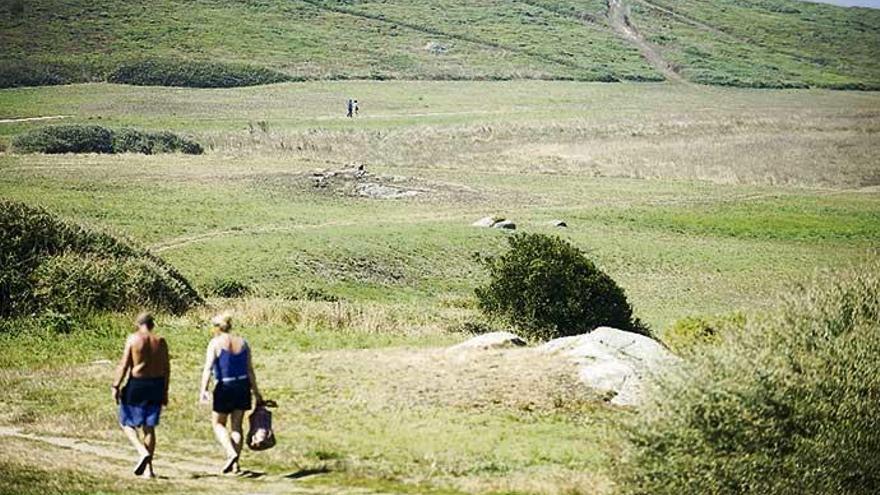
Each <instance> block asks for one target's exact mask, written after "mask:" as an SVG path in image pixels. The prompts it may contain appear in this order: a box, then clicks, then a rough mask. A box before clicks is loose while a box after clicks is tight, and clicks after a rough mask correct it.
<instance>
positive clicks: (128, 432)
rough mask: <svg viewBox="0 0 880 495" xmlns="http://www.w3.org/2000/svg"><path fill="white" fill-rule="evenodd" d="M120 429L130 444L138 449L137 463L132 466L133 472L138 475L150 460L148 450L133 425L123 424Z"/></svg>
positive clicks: (142, 472)
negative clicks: (138, 457)
mask: <svg viewBox="0 0 880 495" xmlns="http://www.w3.org/2000/svg"><path fill="white" fill-rule="evenodd" d="M122 431H124V432H125V436H126V437H127V438H128V441H129V442H131V445H132V446H133V447H134V448H135V450H137V451H138V455H140V459H138V463H137V464H136V465H135V468H134V474H135V475H136V476H140V475H142V474H144V470H145V469H146V468H147V465H148V463H149V462H150V451H149V450H147V447H146V446H144V444H143V443H142V442H141V439H140V438H139V437H138V432H137V430H136V429H134V427H132V426H123V427H122Z"/></svg>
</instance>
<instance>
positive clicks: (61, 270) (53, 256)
mask: <svg viewBox="0 0 880 495" xmlns="http://www.w3.org/2000/svg"><path fill="white" fill-rule="evenodd" d="M200 302H201V298H200V297H199V295H198V293H197V292H196V291H195V290H194V289H193V288H192V286H191V285H190V283H189V282H188V281H187V280H186V279H185V278H184V277H183V276H182V275H180V273H178V272H177V270H175V269H174V268H173V267H172V266H171V265H169V264H167V263H165V262H164V261H163V260H161V259H160V258H158V257H156V256H154V255H152V254H151V253H149V252H147V251H144V250H142V249H140V248H137V247H135V246H133V245H132V244H129V243H128V242H125V241H121V240H119V239H117V238H115V237H112V236H110V235H108V234H104V233H100V232H95V231H92V230H89V229H86V228H84V227H81V226H79V225H76V224H72V223H68V222H65V221H62V220H60V219H58V218H56V217H55V216H53V215H51V214H50V213H48V212H46V211H45V210H43V209H40V208H33V207H29V206H26V205H24V204H21V203H17V202H13V201H3V200H0V316H2V317H8V316H19V315H24V314H30V313H32V312H40V311H46V310H51V311H58V312H64V313H72V312H88V311H92V310H104V309H110V310H123V309H128V308H135V307H141V306H148V307H151V308H154V309H160V310H165V311H170V312H173V313H180V312H183V311H185V310H186V309H188V308H190V307H191V306H193V305H195V304H199V303H200Z"/></svg>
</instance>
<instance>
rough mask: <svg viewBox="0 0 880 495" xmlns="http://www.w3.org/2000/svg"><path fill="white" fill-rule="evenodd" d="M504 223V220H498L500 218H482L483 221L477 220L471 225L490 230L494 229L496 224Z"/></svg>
mask: <svg viewBox="0 0 880 495" xmlns="http://www.w3.org/2000/svg"><path fill="white" fill-rule="evenodd" d="M503 221H504V219H503V218H498V217H484V218H481V219H479V220H477V221H476V222H474V223H472V224H471V225H472V226H474V227H484V228H490V227H492V226H493V225H495V224H496V223H498V222H503Z"/></svg>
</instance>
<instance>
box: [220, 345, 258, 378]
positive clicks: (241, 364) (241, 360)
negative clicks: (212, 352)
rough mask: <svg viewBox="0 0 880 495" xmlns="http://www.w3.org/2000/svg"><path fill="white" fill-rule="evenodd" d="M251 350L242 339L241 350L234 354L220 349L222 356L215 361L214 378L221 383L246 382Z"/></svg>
mask: <svg viewBox="0 0 880 495" xmlns="http://www.w3.org/2000/svg"><path fill="white" fill-rule="evenodd" d="M249 353H250V348H249V347H248V343H247V341H246V340H244V339H242V343H241V350H240V351H238V353H237V354H233V353H232V352H231V351H229V350H228V349H220V355H219V356H217V359H216V360H214V378H215V379H217V381H221V382H230V381H236V380H244V379H246V378H247V377H248V354H249Z"/></svg>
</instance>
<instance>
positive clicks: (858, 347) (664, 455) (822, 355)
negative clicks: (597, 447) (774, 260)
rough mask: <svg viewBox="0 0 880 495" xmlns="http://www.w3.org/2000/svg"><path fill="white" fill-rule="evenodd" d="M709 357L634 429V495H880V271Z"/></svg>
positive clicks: (828, 289) (776, 317) (663, 393)
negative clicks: (707, 494)
mask: <svg viewBox="0 0 880 495" xmlns="http://www.w3.org/2000/svg"><path fill="white" fill-rule="evenodd" d="M701 351H702V352H700V353H694V355H693V356H691V357H690V358H689V359H687V360H686V361H685V363H684V364H682V365H681V367H680V368H678V369H677V370H673V371H670V372H667V373H664V374H663V376H661V377H660V383H659V385H658V387H657V389H656V390H655V395H654V398H653V399H652V401H651V402H650V403H648V404H646V405H645V406H644V407H643V408H642V409H641V410H640V413H639V415H638V416H637V417H636V419H635V422H634V424H632V425H630V428H629V429H628V434H629V437H630V441H631V445H632V451H631V453H630V455H629V456H628V458H627V459H626V462H624V463H623V466H624V467H623V469H622V472H621V478H622V480H623V481H624V484H625V486H626V490H625V491H626V492H628V493H632V494H691V493H692V494H705V493H713V494H728V493H729V494H765V493H774V494H801V493H811V494H828V495H831V494H837V493H848V494H865V495H867V494H873V493H880V457H878V456H877V452H880V429H878V428H877V425H878V424H880V408H878V407H877V405H878V404H880V360H878V359H877V356H878V355H880V263H876V262H875V263H873V264H872V265H870V266H867V267H865V269H863V270H859V271H858V272H852V273H849V274H846V275H841V276H840V277H839V278H837V279H833V280H822V281H820V282H819V283H817V284H815V285H814V286H812V287H810V288H804V289H800V290H798V291H797V293H796V294H794V295H792V296H791V297H790V298H789V300H788V301H787V302H786V303H785V304H784V306H783V308H782V309H780V310H779V311H778V312H777V313H776V314H772V315H768V316H763V317H760V318H758V319H756V320H754V321H753V320H752V319H749V321H747V322H740V325H739V328H738V329H737V330H736V331H735V333H733V334H729V335H728V338H724V339H722V340H721V342H720V343H719V344H718V345H715V346H708V347H703V348H702V349H701Z"/></svg>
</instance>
